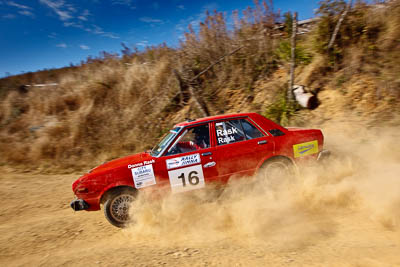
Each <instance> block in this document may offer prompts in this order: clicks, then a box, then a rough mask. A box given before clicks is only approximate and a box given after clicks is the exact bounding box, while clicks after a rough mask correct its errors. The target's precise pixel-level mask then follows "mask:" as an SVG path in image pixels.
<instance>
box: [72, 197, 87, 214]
mask: <svg viewBox="0 0 400 267" xmlns="http://www.w3.org/2000/svg"><path fill="white" fill-rule="evenodd" d="M70 206H71V208H72V209H73V210H74V211H79V210H87V209H89V207H90V205H89V204H88V203H87V202H86V201H85V200H83V199H74V200H73V201H71V203H70Z"/></svg>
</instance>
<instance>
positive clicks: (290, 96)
mask: <svg viewBox="0 0 400 267" xmlns="http://www.w3.org/2000/svg"><path fill="white" fill-rule="evenodd" d="M296 35H297V12H294V14H293V24H292V40H291V46H292V48H291V60H290V78H289V87H288V90H287V100H288V102H289V105H291V104H292V102H293V84H294V70H295V68H296Z"/></svg>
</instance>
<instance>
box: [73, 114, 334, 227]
mask: <svg viewBox="0 0 400 267" xmlns="http://www.w3.org/2000/svg"><path fill="white" fill-rule="evenodd" d="M323 145H324V137H323V135H322V132H321V131H320V130H317V129H300V128H284V127H282V126H280V125H278V124H276V123H274V122H272V121H271V120H269V119H267V118H265V117H263V116H261V115H259V114H256V113H240V114H230V115H221V116H213V117H207V118H202V119H197V120H189V121H186V122H182V123H179V124H177V125H175V127H174V128H173V129H172V130H170V132H169V133H168V134H167V135H166V136H165V137H164V138H163V139H162V140H161V142H160V143H159V144H158V145H156V146H155V147H154V148H153V150H151V151H149V152H143V153H139V154H135V155H131V156H127V157H124V158H120V159H116V160H113V161H110V162H106V163H104V164H102V165H100V166H98V167H96V168H94V169H92V170H91V171H89V173H87V174H85V175H83V176H82V177H80V178H79V179H78V180H76V181H75V182H74V183H73V185H72V190H73V192H74V194H75V195H76V197H77V198H76V199H75V200H73V201H72V202H71V207H72V209H74V210H75V211H78V210H87V211H95V210H100V205H101V204H103V205H104V207H103V208H104V214H105V216H106V218H107V219H108V221H109V222H110V223H111V224H113V225H115V226H117V227H123V226H124V225H125V224H126V223H127V222H128V221H129V212H128V210H129V205H130V203H131V202H132V201H133V200H134V199H135V195H136V193H137V191H138V190H140V189H142V188H146V187H152V186H165V187H166V188H168V190H171V191H172V193H179V192H185V191H190V190H195V189H200V188H203V187H205V186H206V184H208V183H210V182H219V183H222V184H223V183H226V182H227V181H228V179H229V178H230V177H232V176H233V175H235V176H238V177H246V176H251V175H253V174H255V173H256V172H257V171H259V170H261V169H262V170H263V173H265V175H266V176H264V177H268V175H273V174H274V173H276V171H277V170H278V171H280V172H286V173H288V174H290V173H292V172H293V170H294V169H295V168H296V165H297V164H298V163H299V162H301V161H303V160H310V159H311V160H320V159H321V158H324V157H326V156H327V155H329V152H328V151H327V150H323Z"/></svg>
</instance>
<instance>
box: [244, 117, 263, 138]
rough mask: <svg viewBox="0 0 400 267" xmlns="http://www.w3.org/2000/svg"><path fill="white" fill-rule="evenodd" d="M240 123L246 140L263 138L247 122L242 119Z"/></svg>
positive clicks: (259, 132)
mask: <svg viewBox="0 0 400 267" xmlns="http://www.w3.org/2000/svg"><path fill="white" fill-rule="evenodd" d="M240 122H241V123H242V126H243V130H244V133H245V134H246V139H254V138H259V137H263V136H264V135H263V134H262V132H261V131H260V130H258V129H257V128H256V127H255V126H254V125H253V124H251V123H250V122H249V121H247V120H244V119H242V120H240Z"/></svg>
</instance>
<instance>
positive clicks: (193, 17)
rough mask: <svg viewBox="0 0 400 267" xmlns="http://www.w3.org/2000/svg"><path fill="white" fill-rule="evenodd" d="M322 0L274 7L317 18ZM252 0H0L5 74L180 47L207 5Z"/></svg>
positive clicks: (0, 64) (241, 4)
mask: <svg viewBox="0 0 400 267" xmlns="http://www.w3.org/2000/svg"><path fill="white" fill-rule="evenodd" d="M317 3H318V0H297V1H287V0H275V1H274V10H278V9H279V10H281V14H282V13H283V12H286V11H289V10H290V11H298V12H299V17H300V19H306V18H310V17H313V12H314V9H315V8H317V6H318V5H317ZM248 6H251V7H254V3H253V1H252V0H197V1H190V0H156V1H150V0H147V1H146V0H25V1H23V0H0V40H1V41H0V77H4V76H6V75H9V74H11V75H15V74H20V73H22V72H27V71H37V70H42V69H45V68H47V69H50V68H59V67H63V66H67V65H69V64H70V63H73V64H77V63H79V62H80V61H81V60H85V59H86V58H87V57H88V56H89V55H92V56H98V55H99V52H101V51H107V52H114V53H119V52H120V51H121V49H122V46H121V43H125V44H126V45H127V46H128V47H133V46H136V47H137V48H139V49H141V48H144V47H145V46H149V45H158V44H161V43H163V42H166V43H167V44H168V45H169V46H175V47H176V46H177V45H178V40H179V38H182V34H183V33H184V32H185V31H186V30H187V27H188V25H189V24H190V23H191V24H193V25H194V26H196V25H198V23H199V22H200V21H202V20H203V19H204V13H205V11H206V10H210V11H213V10H217V11H221V12H226V15H227V16H228V17H230V16H231V14H232V11H233V10H239V11H242V10H244V9H245V8H246V7H248Z"/></svg>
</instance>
